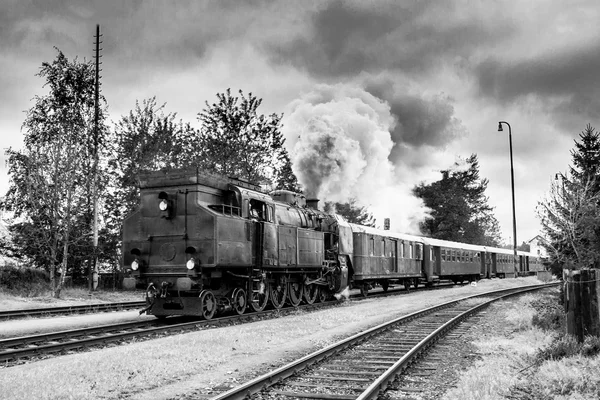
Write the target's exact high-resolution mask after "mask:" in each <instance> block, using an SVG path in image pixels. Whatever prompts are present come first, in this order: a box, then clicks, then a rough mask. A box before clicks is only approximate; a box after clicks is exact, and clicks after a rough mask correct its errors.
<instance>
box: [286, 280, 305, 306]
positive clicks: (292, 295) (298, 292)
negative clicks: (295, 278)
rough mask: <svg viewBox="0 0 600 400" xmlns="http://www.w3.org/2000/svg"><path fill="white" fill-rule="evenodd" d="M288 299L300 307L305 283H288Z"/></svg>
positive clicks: (293, 304)
mask: <svg viewBox="0 0 600 400" xmlns="http://www.w3.org/2000/svg"><path fill="white" fill-rule="evenodd" d="M288 286H289V287H288V300H289V301H290V304H291V305H292V306H294V307H298V306H299V305H300V303H301V302H302V297H303V295H304V284H303V283H300V282H290V283H289V284H288Z"/></svg>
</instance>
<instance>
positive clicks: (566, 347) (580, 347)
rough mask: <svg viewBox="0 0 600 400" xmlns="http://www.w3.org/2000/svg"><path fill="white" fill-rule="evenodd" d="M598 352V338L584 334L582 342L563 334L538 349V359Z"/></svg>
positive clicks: (543, 359) (555, 358)
mask: <svg viewBox="0 0 600 400" xmlns="http://www.w3.org/2000/svg"><path fill="white" fill-rule="evenodd" d="M598 353H600V338H598V337H596V336H586V337H585V339H584V341H583V343H578V342H577V339H575V337H574V336H573V335H568V334H567V335H564V336H562V337H560V338H559V339H558V340H557V341H555V342H553V343H552V344H550V346H548V347H546V348H543V349H540V350H538V352H537V353H536V358H537V360H538V361H540V362H542V361H546V360H560V359H561V358H565V357H571V356H575V355H582V356H586V357H592V356H595V355H596V354H598Z"/></svg>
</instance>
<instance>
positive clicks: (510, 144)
mask: <svg viewBox="0 0 600 400" xmlns="http://www.w3.org/2000/svg"><path fill="white" fill-rule="evenodd" d="M502 124H506V125H507V126H508V147H509V150H510V189H511V192H512V212H513V267H514V269H515V278H516V277H517V276H518V272H519V270H518V269H517V214H516V212H515V173H514V170H513V155H512V132H511V129H510V124H509V123H508V122H505V121H500V122H498V132H502Z"/></svg>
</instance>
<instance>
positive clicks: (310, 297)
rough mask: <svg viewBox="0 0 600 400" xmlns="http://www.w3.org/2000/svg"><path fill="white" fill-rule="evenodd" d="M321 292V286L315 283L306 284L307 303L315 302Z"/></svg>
mask: <svg viewBox="0 0 600 400" xmlns="http://www.w3.org/2000/svg"><path fill="white" fill-rule="evenodd" d="M319 292H320V290H319V286H317V285H315V284H314V283H313V284H312V285H306V286H304V300H306V303H307V304H313V303H314V302H315V301H316V300H317V298H318V297H319Z"/></svg>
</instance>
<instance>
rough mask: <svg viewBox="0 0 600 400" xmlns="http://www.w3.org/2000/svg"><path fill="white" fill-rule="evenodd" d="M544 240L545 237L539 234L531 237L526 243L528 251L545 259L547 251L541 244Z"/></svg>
mask: <svg viewBox="0 0 600 400" xmlns="http://www.w3.org/2000/svg"><path fill="white" fill-rule="evenodd" d="M546 242H547V241H546V239H544V238H543V237H541V236H540V235H537V236H535V237H534V238H533V239H531V240H528V241H527V244H529V251H530V252H531V253H533V254H537V255H538V256H539V257H540V258H541V259H542V260H547V259H548V251H547V250H546V248H545V247H544V246H543V243H546Z"/></svg>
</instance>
